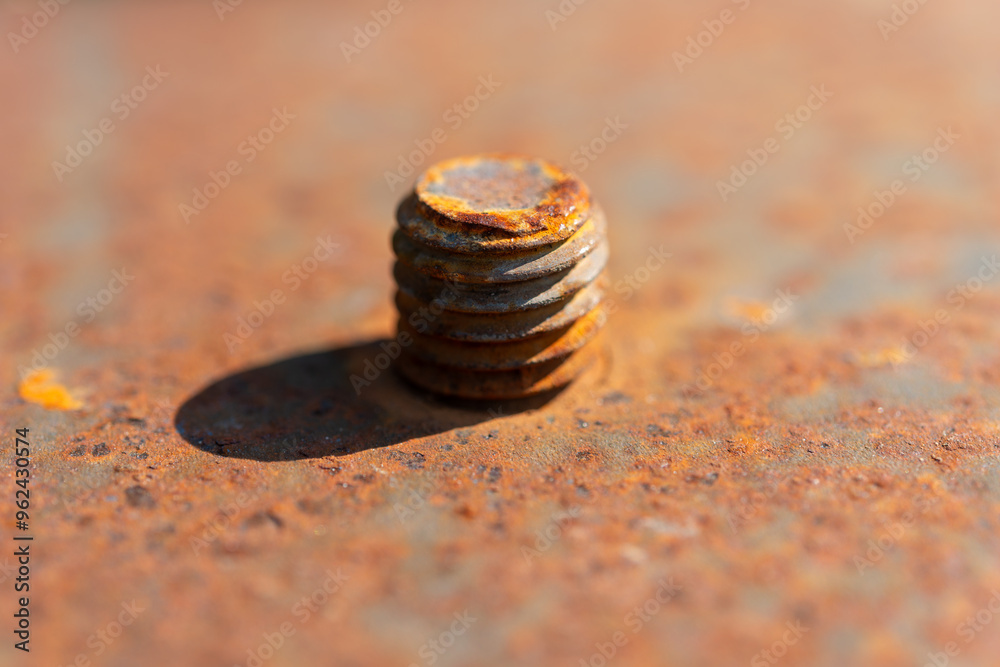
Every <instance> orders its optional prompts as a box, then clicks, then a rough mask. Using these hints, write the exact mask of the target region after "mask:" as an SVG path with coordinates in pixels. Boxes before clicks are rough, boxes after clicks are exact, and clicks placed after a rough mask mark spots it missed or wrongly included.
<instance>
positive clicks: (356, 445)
mask: <svg viewBox="0 0 1000 667" xmlns="http://www.w3.org/2000/svg"><path fill="white" fill-rule="evenodd" d="M392 345H393V341H390V340H388V339H385V340H375V341H371V342H368V343H362V344H358V345H352V346H347V347H340V348H336V349H332V350H328V351H324V352H316V353H312V354H303V355H300V356H295V357H289V358H287V359H283V360H281V361H277V362H275V363H272V364H268V365H266V366H259V367H256V368H251V369H249V370H245V371H241V372H239V373H235V374H233V375H230V376H228V377H224V378H222V379H221V380H218V381H216V382H214V383H212V384H211V385H209V386H208V387H206V388H204V389H202V390H201V391H199V392H198V393H196V394H195V395H194V396H192V397H191V398H189V399H188V400H186V401H185V402H184V404H183V405H181V407H180V408H179V409H178V410H177V414H176V415H175V417H174V426H175V427H176V429H177V432H178V433H179V434H180V435H181V437H183V438H184V439H185V440H186V441H187V442H189V443H190V444H192V445H194V446H195V447H197V448H199V449H201V450H204V451H206V452H209V453H211V454H215V455H218V456H225V457H231V458H241V459H254V460H257V461H291V460H299V459H309V458H322V457H325V456H346V455H350V454H354V453H357V452H360V451H364V450H366V449H373V448H376V447H387V446H390V445H395V444H399V443H402V442H406V441H408V440H411V439H413V438H420V437H424V436H428V435H433V434H436V433H443V432H446V431H450V430H452V429H455V428H462V427H467V426H471V425H474V424H479V423H481V422H485V421H489V420H491V419H497V418H502V417H505V416H509V415H513V414H517V413H519V412H524V411H527V410H532V409H538V408H540V407H542V406H543V405H545V403H547V402H548V401H549V400H551V399H552V398H553V397H554V396H555V395H556V394H558V392H551V393H549V394H546V395H542V396H536V397H533V398H528V399H520V400H517V401H496V402H487V401H475V402H470V401H458V400H450V399H441V398H437V397H435V396H433V395H430V394H427V393H425V392H422V391H421V390H419V389H415V388H413V387H411V386H410V385H409V384H407V383H406V382H404V381H403V380H401V379H400V378H399V377H397V375H396V374H395V373H394V372H392V369H391V368H390V369H388V370H379V369H378V368H377V365H384V363H385V362H386V361H387V360H388V358H389V357H388V355H387V354H386V349H389V350H390V351H392Z"/></svg>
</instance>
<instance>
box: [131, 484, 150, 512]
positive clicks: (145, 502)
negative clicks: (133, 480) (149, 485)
mask: <svg viewBox="0 0 1000 667" xmlns="http://www.w3.org/2000/svg"><path fill="white" fill-rule="evenodd" d="M125 502H126V503H128V505H129V506H130V507H137V508H139V509H150V508H152V507H155V506H156V500H154V499H153V494H151V493H150V492H149V490H148V489H146V488H145V487H142V486H138V485H135V486H130V487H128V488H127V489H125Z"/></svg>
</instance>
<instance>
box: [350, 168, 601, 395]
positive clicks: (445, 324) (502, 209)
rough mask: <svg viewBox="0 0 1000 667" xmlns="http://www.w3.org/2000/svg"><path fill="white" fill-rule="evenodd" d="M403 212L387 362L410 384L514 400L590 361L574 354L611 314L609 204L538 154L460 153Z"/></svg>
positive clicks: (422, 182)
mask: <svg viewBox="0 0 1000 667" xmlns="http://www.w3.org/2000/svg"><path fill="white" fill-rule="evenodd" d="M398 220H399V227H400V228H399V230H398V231H397V232H396V233H395V234H394V235H393V239H392V246H393V251H394V252H395V254H396V259H397V262H396V265H395V267H394V269H393V276H394V277H395V279H396V282H397V284H398V286H399V291H398V293H397V296H396V302H397V304H401V305H400V311H399V312H400V317H399V324H398V326H397V331H398V333H397V336H396V339H395V341H393V342H392V343H391V344H390V345H391V346H392V347H391V349H387V350H386V360H388V359H389V357H392V358H397V357H398V359H399V362H398V363H397V369H398V370H399V371H400V372H401V373H402V374H403V376H404V377H405V378H406V379H408V380H409V381H410V382H412V383H413V384H414V385H416V386H418V387H421V388H424V389H429V390H431V391H434V392H436V393H438V394H443V395H448V396H458V397H461V398H475V399H517V398H524V397H526V396H531V395H536V394H542V393H546V392H550V391H553V390H556V389H560V388H562V387H564V386H565V385H566V384H567V383H569V382H570V381H572V380H573V379H574V378H575V377H577V375H578V374H579V373H581V372H582V371H583V370H585V369H587V368H589V367H590V366H591V365H592V364H591V363H590V361H591V360H592V358H593V357H594V356H595V355H593V354H590V355H585V356H583V357H581V358H580V359H572V358H571V357H573V356H574V355H576V354H578V351H579V350H580V348H581V347H583V346H584V345H586V344H587V343H589V342H590V341H591V340H592V339H593V338H594V337H595V336H596V335H597V333H598V331H599V330H600V328H601V327H602V326H603V325H604V323H605V322H606V321H607V319H608V313H607V312H605V310H604V309H603V308H602V297H603V294H604V285H605V284H606V282H607V281H606V280H602V279H600V277H601V274H602V272H603V271H604V269H605V267H606V266H607V263H608V256H609V254H610V253H609V248H608V244H607V221H606V220H605V218H604V212H603V211H601V209H600V207H599V206H597V205H596V204H592V202H591V199H590V191H589V190H588V189H587V186H586V185H584V184H583V183H582V182H581V181H580V179H579V178H578V177H577V176H575V175H573V174H571V173H569V172H566V171H563V170H562V169H561V168H560V167H557V166H555V165H554V164H552V163H551V162H548V161H545V160H541V159H538V158H529V157H522V156H513V155H478V156H470V157H462V158H454V159H451V160H446V161H444V162H441V163H439V164H436V165H434V166H432V167H431V168H430V169H428V170H427V171H426V172H425V173H424V174H423V175H422V176H421V177H420V178H419V179H418V180H417V185H416V188H415V190H414V192H413V193H412V194H411V195H410V196H408V197H406V198H404V201H403V203H402V204H401V205H400V208H399V209H398ZM484 229H485V230H487V238H486V239H484V238H483V230H484ZM484 241H485V243H484ZM470 250H472V251H473V252H472V254H466V253H469V251H470ZM582 292H586V293H587V294H586V295H585V297H583V298H576V297H577V295H578V294H581V293H582ZM583 304H587V305H589V309H588V310H586V311H584V312H582V313H580V312H579V311H580V306H581V305H583ZM539 311H540V312H539ZM470 339H471V340H470ZM456 341H460V342H456ZM355 384H356V385H357V386H358V387H360V386H361V381H360V380H359V379H356V380H355Z"/></svg>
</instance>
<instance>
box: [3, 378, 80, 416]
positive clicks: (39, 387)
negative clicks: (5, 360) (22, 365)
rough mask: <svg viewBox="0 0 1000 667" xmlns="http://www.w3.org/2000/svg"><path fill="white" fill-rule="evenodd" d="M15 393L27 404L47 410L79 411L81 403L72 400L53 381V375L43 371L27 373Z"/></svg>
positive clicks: (65, 390)
mask: <svg viewBox="0 0 1000 667" xmlns="http://www.w3.org/2000/svg"><path fill="white" fill-rule="evenodd" d="M17 393H18V394H19V395H20V396H21V398H23V399H24V400H26V401H28V402H29V403H37V404H38V405H41V406H42V407H43V408H46V409H48V410H79V409H80V408H82V407H83V403H82V402H80V401H79V400H77V399H75V398H73V396H72V395H71V394H70V393H69V390H68V389H67V388H66V387H64V386H63V385H61V384H59V383H58V382H56V381H55V373H53V372H52V371H51V370H48V369H45V370H40V371H33V372H32V373H29V374H28V375H27V376H26V377H25V378H24V379H23V380H21V384H20V385H18V387H17Z"/></svg>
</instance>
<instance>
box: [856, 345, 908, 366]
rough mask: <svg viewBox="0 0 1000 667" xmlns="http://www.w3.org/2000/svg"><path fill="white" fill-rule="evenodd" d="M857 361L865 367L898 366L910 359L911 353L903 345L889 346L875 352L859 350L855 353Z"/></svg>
mask: <svg viewBox="0 0 1000 667" xmlns="http://www.w3.org/2000/svg"><path fill="white" fill-rule="evenodd" d="M854 359H855V363H857V365H858V366H862V367H864V368H875V367H878V366H885V365H887V364H889V365H892V366H898V365H900V364H905V363H906V362H907V361H909V360H910V357H909V355H907V354H906V350H905V348H903V347H887V348H884V349H881V350H876V351H874V352H857V353H855V355H854Z"/></svg>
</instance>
